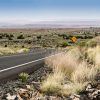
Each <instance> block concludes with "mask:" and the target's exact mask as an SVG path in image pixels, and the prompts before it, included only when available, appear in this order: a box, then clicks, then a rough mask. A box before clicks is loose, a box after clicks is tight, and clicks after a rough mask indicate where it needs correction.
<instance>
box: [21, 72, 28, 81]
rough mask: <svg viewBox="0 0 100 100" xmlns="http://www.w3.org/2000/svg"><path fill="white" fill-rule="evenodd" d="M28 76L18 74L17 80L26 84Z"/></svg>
mask: <svg viewBox="0 0 100 100" xmlns="http://www.w3.org/2000/svg"><path fill="white" fill-rule="evenodd" d="M28 77H29V75H28V74H27V73H20V74H19V78H20V79H21V81H22V82H26V81H27V79H28Z"/></svg>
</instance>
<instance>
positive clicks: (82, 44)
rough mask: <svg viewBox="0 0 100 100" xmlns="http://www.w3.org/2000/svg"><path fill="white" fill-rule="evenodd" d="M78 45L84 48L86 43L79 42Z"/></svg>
mask: <svg viewBox="0 0 100 100" xmlns="http://www.w3.org/2000/svg"><path fill="white" fill-rule="evenodd" d="M78 45H79V46H80V47H84V46H86V42H85V41H81V42H79V43H78Z"/></svg>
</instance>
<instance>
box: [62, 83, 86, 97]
mask: <svg viewBox="0 0 100 100" xmlns="http://www.w3.org/2000/svg"><path fill="white" fill-rule="evenodd" d="M86 84H87V83H68V84H65V85H64V86H63V88H62V90H61V94H62V95H64V96H68V95H71V94H75V93H76V94H79V93H80V92H82V91H84V89H85V86H86Z"/></svg>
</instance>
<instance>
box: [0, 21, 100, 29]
mask: <svg viewBox="0 0 100 100" xmlns="http://www.w3.org/2000/svg"><path fill="white" fill-rule="evenodd" d="M85 27H86V28H87V27H100V21H40V22H31V23H26V24H11V23H0V28H85Z"/></svg>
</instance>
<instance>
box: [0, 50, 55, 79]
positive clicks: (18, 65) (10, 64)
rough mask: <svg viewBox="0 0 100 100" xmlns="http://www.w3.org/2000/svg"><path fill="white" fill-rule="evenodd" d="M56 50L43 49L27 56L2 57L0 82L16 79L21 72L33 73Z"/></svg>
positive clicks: (0, 58)
mask: <svg viewBox="0 0 100 100" xmlns="http://www.w3.org/2000/svg"><path fill="white" fill-rule="evenodd" d="M52 52H54V49H41V50H38V51H35V52H33V51H31V52H30V53H26V54H17V55H12V56H2V57H0V81H5V80H9V79H11V78H15V77H16V76H17V75H18V74H19V73H21V72H29V73H30V72H33V71H35V70H37V69H38V68H40V67H41V66H43V64H44V59H45V58H46V57H47V56H49V55H50V54H51V53H52Z"/></svg>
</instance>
